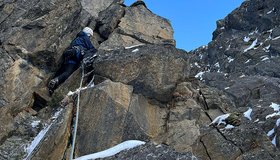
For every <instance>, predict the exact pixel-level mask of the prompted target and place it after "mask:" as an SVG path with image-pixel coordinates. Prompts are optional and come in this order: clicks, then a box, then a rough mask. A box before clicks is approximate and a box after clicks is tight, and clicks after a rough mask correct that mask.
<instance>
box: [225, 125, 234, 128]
mask: <svg viewBox="0 0 280 160" xmlns="http://www.w3.org/2000/svg"><path fill="white" fill-rule="evenodd" d="M232 128H234V126H233V125H230V124H228V125H227V126H226V127H225V129H232Z"/></svg>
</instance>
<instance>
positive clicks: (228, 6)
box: [125, 0, 244, 51]
mask: <svg viewBox="0 0 280 160" xmlns="http://www.w3.org/2000/svg"><path fill="white" fill-rule="evenodd" d="M135 1H136V0H125V4H126V5H128V6H129V5H131V4H132V3H133V2H135ZM143 1H144V2H145V3H146V5H147V7H148V8H149V9H150V10H151V11H152V12H153V13H155V14H157V15H159V16H161V17H164V18H167V19H169V20H170V22H171V25H172V27H173V30H174V39H175V40H176V47H177V48H180V49H184V50H186V51H190V50H194V49H196V48H198V47H200V46H203V45H207V44H208V43H209V42H210V41H211V40H212V33H213V31H214V30H215V29H216V21H217V20H219V19H223V18H224V17H226V16H227V15H228V14H229V13H230V12H232V11H233V10H234V9H236V8H237V7H239V6H240V5H241V3H242V2H243V1H244V0H174V1H171V0H143Z"/></svg>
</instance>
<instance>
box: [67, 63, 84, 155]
mask: <svg viewBox="0 0 280 160" xmlns="http://www.w3.org/2000/svg"><path fill="white" fill-rule="evenodd" d="M81 68H82V77H81V82H80V86H79V91H78V100H77V105H76V106H77V111H76V118H75V125H74V135H73V141H72V148H71V154H70V160H73V156H74V151H75V142H76V135H77V128H78V120H79V109H80V94H81V88H82V84H83V80H84V74H85V73H84V65H83V64H82V66H81Z"/></svg>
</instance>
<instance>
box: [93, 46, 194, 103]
mask: <svg viewBox="0 0 280 160" xmlns="http://www.w3.org/2000/svg"><path fill="white" fill-rule="evenodd" d="M98 53H99V57H98V58H97V59H96V61H95V62H94V70H95V73H97V74H99V75H101V76H104V77H108V78H110V79H111V80H113V81H119V82H122V83H125V84H129V85H132V86H133V87H134V92H135V93H141V94H143V95H145V96H147V97H149V98H154V99H157V100H159V101H162V102H168V101H169V100H171V97H172V94H171V93H172V92H173V90H174V89H175V85H176V83H177V82H178V81H183V80H184V79H185V78H186V77H187V76H188V75H189V65H188V55H187V53H186V52H184V51H182V50H178V49H176V48H175V47H174V46H171V45H145V46H139V47H135V48H131V49H120V50H115V51H99V52H98Z"/></svg>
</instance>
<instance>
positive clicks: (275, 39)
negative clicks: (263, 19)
mask: <svg viewBox="0 0 280 160" xmlns="http://www.w3.org/2000/svg"><path fill="white" fill-rule="evenodd" d="M279 38H280V36H278V37H275V38H273V39H272V40H273V41H274V40H277V39H279Z"/></svg>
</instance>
